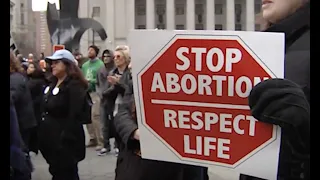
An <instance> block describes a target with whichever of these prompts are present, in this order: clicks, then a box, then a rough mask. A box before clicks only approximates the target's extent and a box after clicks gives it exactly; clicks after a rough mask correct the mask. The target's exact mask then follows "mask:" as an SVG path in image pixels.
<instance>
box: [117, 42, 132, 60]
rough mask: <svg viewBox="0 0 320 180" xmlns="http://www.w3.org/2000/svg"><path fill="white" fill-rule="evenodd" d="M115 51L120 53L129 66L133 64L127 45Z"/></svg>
mask: <svg viewBox="0 0 320 180" xmlns="http://www.w3.org/2000/svg"><path fill="white" fill-rule="evenodd" d="M115 51H118V52H120V53H121V54H122V55H123V57H124V60H125V61H126V63H127V64H130V62H131V56H130V48H129V46H127V45H119V46H117V47H116V49H115Z"/></svg>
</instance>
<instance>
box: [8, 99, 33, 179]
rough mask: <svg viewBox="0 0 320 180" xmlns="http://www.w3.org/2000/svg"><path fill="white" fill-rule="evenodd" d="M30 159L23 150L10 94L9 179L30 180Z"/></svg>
mask: <svg viewBox="0 0 320 180" xmlns="http://www.w3.org/2000/svg"><path fill="white" fill-rule="evenodd" d="M31 172H32V166H31V161H30V159H29V158H28V156H27V155H26V152H25V150H24V146H23V141H22V138H21V136H20V132H19V124H18V119H17V114H16V110H15V108H14V105H13V100H12V98H11V94H10V180H30V179H31Z"/></svg>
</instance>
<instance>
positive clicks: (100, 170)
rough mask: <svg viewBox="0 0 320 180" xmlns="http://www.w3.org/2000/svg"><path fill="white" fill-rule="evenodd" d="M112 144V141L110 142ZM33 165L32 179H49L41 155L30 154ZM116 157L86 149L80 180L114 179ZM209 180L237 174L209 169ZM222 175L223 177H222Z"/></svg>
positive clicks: (225, 179) (235, 178)
mask: <svg viewBox="0 0 320 180" xmlns="http://www.w3.org/2000/svg"><path fill="white" fill-rule="evenodd" d="M111 144H113V141H112V142H111ZM32 161H33V163H34V166H35V171H34V173H33V176H32V177H33V180H50V178H51V176H50V174H49V172H48V165H47V163H46V162H45V160H44V159H43V157H42V155H41V154H39V155H38V156H32ZM115 164H116V157H115V156H114V153H110V154H109V155H106V156H102V157H100V156H97V153H96V151H95V150H94V148H88V149H87V155H86V158H85V160H83V161H82V162H80V164H79V174H80V179H81V180H114V169H115ZM209 171H210V172H209V177H210V180H238V175H237V174H234V173H230V172H222V171H219V175H216V174H214V173H212V172H217V170H214V169H209ZM222 177H223V178H222Z"/></svg>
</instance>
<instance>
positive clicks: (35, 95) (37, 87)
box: [27, 62, 47, 154]
mask: <svg viewBox="0 0 320 180" xmlns="http://www.w3.org/2000/svg"><path fill="white" fill-rule="evenodd" d="M27 76H28V78H29V79H28V88H29V89H30V92H31V98H32V101H33V111H34V115H35V117H36V120H37V123H38V124H39V123H40V121H41V103H42V99H43V91H44V88H45V86H46V84H47V82H46V79H45V76H44V72H43V71H42V69H41V68H40V66H39V65H38V63H35V62H31V63H29V65H28V69H27ZM29 149H30V151H32V152H35V153H36V154H37V153H38V138H37V128H34V129H33V131H32V134H31V137H30V147H29Z"/></svg>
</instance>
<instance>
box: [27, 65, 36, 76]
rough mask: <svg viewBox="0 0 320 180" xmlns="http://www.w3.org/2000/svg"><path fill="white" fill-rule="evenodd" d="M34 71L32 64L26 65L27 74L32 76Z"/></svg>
mask: <svg viewBox="0 0 320 180" xmlns="http://www.w3.org/2000/svg"><path fill="white" fill-rule="evenodd" d="M34 70H35V67H34V65H33V64H29V65H28V69H27V74H32V73H33V72H34Z"/></svg>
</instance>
